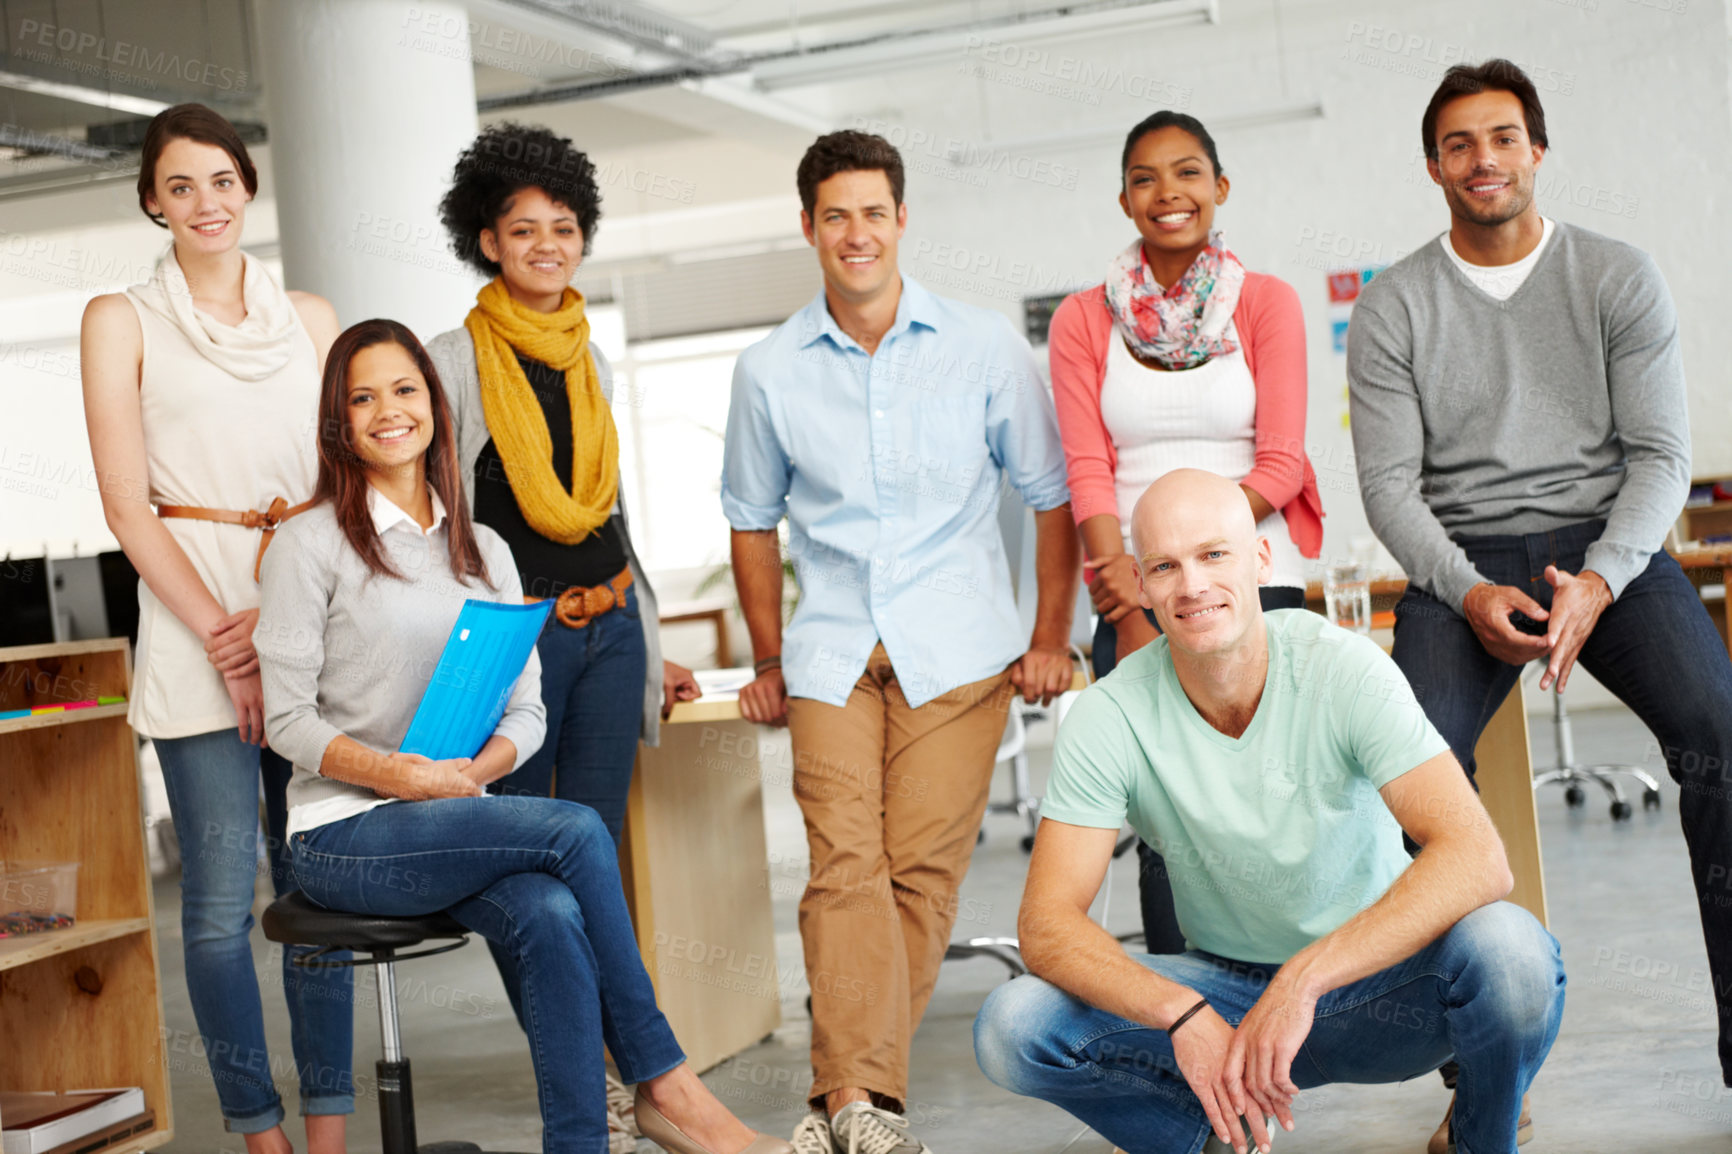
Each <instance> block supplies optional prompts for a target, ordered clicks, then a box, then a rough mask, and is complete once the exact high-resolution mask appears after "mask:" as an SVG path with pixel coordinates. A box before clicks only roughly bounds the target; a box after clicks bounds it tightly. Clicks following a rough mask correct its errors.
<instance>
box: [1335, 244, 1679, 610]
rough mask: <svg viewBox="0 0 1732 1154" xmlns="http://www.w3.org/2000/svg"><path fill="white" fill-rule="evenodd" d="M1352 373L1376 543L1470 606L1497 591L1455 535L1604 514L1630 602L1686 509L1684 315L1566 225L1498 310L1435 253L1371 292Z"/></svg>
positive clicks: (1629, 257) (1435, 248)
mask: <svg viewBox="0 0 1732 1154" xmlns="http://www.w3.org/2000/svg"><path fill="white" fill-rule="evenodd" d="M1347 379H1348V385H1349V389H1350V394H1351V402H1350V403H1351V410H1352V427H1353V451H1354V456H1355V458H1356V459H1357V462H1358V469H1359V489H1360V494H1361V496H1362V498H1363V499H1364V502H1365V512H1366V515H1367V516H1368V517H1369V519H1370V521H1371V528H1372V531H1373V532H1375V533H1376V534H1377V536H1378V537H1379V538H1380V539H1381V540H1382V541H1383V543H1384V545H1385V546H1387V547H1388V549H1389V551H1390V553H1391V554H1393V555H1394V557H1395V559H1396V561H1398V562H1400V564H1401V566H1402V568H1403V569H1405V570H1406V571H1407V576H1408V578H1409V580H1411V581H1413V582H1415V583H1416V584H1417V585H1418V586H1419V587H1420V588H1422V589H1425V590H1426V591H1427V592H1429V593H1431V594H1432V595H1433V596H1436V597H1438V598H1439V599H1440V600H1442V601H1443V602H1445V603H1446V604H1448V605H1450V606H1451V607H1453V608H1454V609H1455V610H1456V611H1457V612H1460V611H1461V603H1462V598H1463V597H1465V596H1466V595H1467V592H1468V590H1469V589H1471V588H1473V587H1474V586H1475V585H1477V584H1479V583H1480V582H1481V581H1483V580H1485V579H1484V578H1483V577H1481V576H1480V574H1479V572H1478V571H1477V570H1476V569H1475V568H1474V567H1473V565H1472V564H1470V563H1469V561H1468V559H1467V556H1466V554H1465V553H1463V551H1462V549H1461V547H1460V546H1459V545H1457V544H1456V543H1455V541H1454V540H1452V538H1454V537H1461V536H1490V535H1503V534H1527V533H1544V532H1548V531H1550V530H1553V529H1558V528H1561V527H1563V526H1565V525H1570V524H1574V523H1577V522H1581V521H1591V520H1595V519H1599V518H1604V519H1605V520H1606V528H1605V532H1604V533H1603V534H1602V535H1601V536H1600V538H1599V540H1598V541H1596V542H1595V543H1594V544H1593V545H1591V546H1589V547H1588V554H1587V564H1586V567H1587V568H1589V569H1592V570H1594V571H1595V572H1596V573H1598V574H1599V575H1600V576H1601V577H1604V578H1605V579H1606V583H1607V584H1608V585H1609V586H1610V587H1611V591H1612V595H1613V596H1614V597H1616V596H1618V595H1619V594H1620V593H1622V592H1623V589H1624V587H1625V586H1626V585H1628V584H1629V583H1630V581H1631V580H1632V579H1634V578H1635V577H1636V576H1637V575H1638V574H1639V573H1641V572H1642V570H1643V569H1644V568H1646V567H1647V564H1648V559H1649V557H1650V556H1651V555H1652V554H1653V552H1654V551H1655V550H1656V549H1658V548H1660V546H1661V544H1662V542H1663V541H1664V540H1665V536H1666V530H1667V528H1668V527H1670V526H1671V524H1672V522H1673V521H1674V520H1675V519H1676V518H1677V516H1678V512H1679V510H1680V509H1682V508H1683V505H1684V497H1685V495H1686V493H1687V491H1688V488H1689V479H1690V434H1689V419H1688V415H1687V412H1686V408H1685V389H1684V366H1683V361H1682V358H1681V357H1680V355H1679V351H1678V319H1677V314H1676V312H1675V311H1674V309H1673V307H1672V298H1671V295H1670V294H1669V293H1668V292H1667V290H1666V282H1665V280H1664V279H1663V278H1662V277H1661V275H1660V271H1659V269H1658V268H1656V267H1655V265H1654V262H1653V261H1652V260H1651V259H1650V258H1649V257H1648V256H1647V255H1646V254H1645V253H1643V252H1642V251H1641V250H1639V249H1636V248H1633V247H1631V246H1630V245H1627V244H1624V243H1623V242H1621V241H1616V240H1612V239H1610V238H1609V237H1604V236H1600V235H1599V234H1597V233H1593V232H1589V231H1587V230H1586V229H1581V228H1576V227H1574V226H1572V225H1568V224H1563V223H1561V222H1559V223H1558V225H1557V228H1556V231H1555V232H1554V233H1553V235H1552V238H1551V240H1550V241H1549V242H1548V243H1547V245H1546V248H1545V250H1544V251H1542V252H1541V254H1540V258H1539V261H1538V263H1537V264H1535V266H1534V269H1533V271H1532V272H1531V273H1530V274H1529V275H1528V279H1527V280H1526V281H1524V282H1523V283H1522V285H1521V287H1520V288H1518V289H1517V290H1516V291H1515V293H1514V295H1512V296H1511V297H1510V298H1509V299H1508V300H1507V301H1501V302H1500V301H1498V300H1495V299H1493V298H1492V297H1491V296H1488V295H1487V294H1486V293H1484V292H1482V291H1481V290H1480V289H1479V288H1478V287H1477V286H1476V285H1474V284H1473V283H1472V282H1471V281H1470V280H1468V278H1467V276H1466V275H1465V274H1464V273H1463V272H1462V271H1461V270H1460V269H1459V268H1457V267H1456V266H1455V264H1454V262H1453V261H1451V260H1450V259H1449V255H1448V254H1447V253H1445V252H1444V250H1443V247H1442V244H1441V242H1440V241H1433V242H1432V243H1430V244H1428V245H1426V246H1424V247H1423V248H1421V249H1420V250H1419V251H1417V252H1415V253H1413V254H1412V255H1411V256H1409V257H1407V258H1406V259H1404V260H1402V261H1401V262H1400V263H1398V264H1396V265H1395V266H1394V267H1392V268H1390V269H1388V270H1386V271H1384V272H1382V273H1379V274H1378V275H1377V277H1376V278H1375V279H1374V280H1372V282H1371V283H1370V284H1368V285H1367V286H1365V290H1364V292H1363V293H1362V294H1361V296H1360V298H1359V301H1358V303H1357V304H1356V305H1355V306H1354V310H1353V323H1352V327H1351V328H1350V330H1349V332H1348V339H1347Z"/></svg>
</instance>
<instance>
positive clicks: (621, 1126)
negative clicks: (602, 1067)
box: [607, 1070, 638, 1154]
mask: <svg viewBox="0 0 1732 1154" xmlns="http://www.w3.org/2000/svg"><path fill="white" fill-rule="evenodd" d="M637 1139H638V1132H637V1097H636V1095H634V1094H633V1093H632V1092H631V1091H630V1090H627V1089H626V1088H625V1083H623V1082H621V1081H620V1080H619V1078H618V1077H617V1076H616V1075H615V1074H614V1072H613V1071H612V1070H609V1071H608V1072H607V1151H608V1154H637Z"/></svg>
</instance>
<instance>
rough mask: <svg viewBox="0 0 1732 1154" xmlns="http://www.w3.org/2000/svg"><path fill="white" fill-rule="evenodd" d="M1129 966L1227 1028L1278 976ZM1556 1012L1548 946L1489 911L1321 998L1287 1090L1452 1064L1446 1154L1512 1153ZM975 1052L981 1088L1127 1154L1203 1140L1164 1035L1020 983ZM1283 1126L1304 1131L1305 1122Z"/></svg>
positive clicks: (1211, 963) (1524, 921)
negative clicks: (1068, 1116) (1067, 1122)
mask: <svg viewBox="0 0 1732 1154" xmlns="http://www.w3.org/2000/svg"><path fill="white" fill-rule="evenodd" d="M1132 957H1133V958H1134V959H1135V960H1137V961H1139V962H1141V963H1142V964H1143V965H1144V966H1147V967H1148V968H1149V969H1151V970H1153V971H1155V972H1156V973H1158V974H1160V975H1161V976H1163V977H1165V978H1168V979H1170V980H1171V981H1175V982H1178V983H1179V984H1180V985H1183V986H1186V987H1188V988H1190V989H1192V990H1195V991H1197V993H1198V994H1200V995H1201V996H1203V997H1205V998H1207V999H1208V1000H1209V1005H1210V1006H1211V1007H1212V1008H1213V1009H1214V1010H1215V1012H1217V1013H1218V1014H1220V1015H1221V1017H1223V1018H1225V1019H1226V1020H1227V1022H1228V1024H1229V1025H1233V1026H1237V1025H1238V1024H1239V1022H1240V1021H1241V1020H1243V1018H1244V1016H1245V1014H1246V1013H1247V1012H1249V1010H1250V1009H1251V1007H1252V1006H1253V1005H1255V1004H1256V1002H1257V999H1258V998H1259V997H1260V996H1261V995H1262V993H1263V990H1264V988H1265V987H1266V986H1267V985H1268V983H1269V979H1270V978H1271V977H1273V976H1274V973H1275V971H1276V970H1277V969H1279V967H1278V966H1275V965H1257V964H1250V963H1245V962H1235V961H1230V960H1228V959H1225V958H1219V957H1216V956H1215V955H1213V954H1208V953H1204V952H1202V951H1201V950H1192V951H1191V952H1189V953H1186V954H1178V955H1167V956H1152V955H1148V954H1133V955H1132ZM1563 1013H1564V968H1563V963H1562V961H1561V960H1560V959H1559V957H1558V943H1557V942H1556V940H1554V939H1553V938H1552V936H1551V935H1550V934H1548V933H1547V932H1546V931H1545V929H1544V928H1542V927H1541V926H1540V924H1539V922H1537V921H1535V920H1534V918H1533V916H1532V915H1531V914H1529V913H1528V912H1527V911H1526V910H1523V909H1522V908H1521V907H1519V906H1514V905H1510V904H1509V903H1507V902H1497V903H1494V904H1492V905H1489V906H1482V907H1481V908H1479V909H1477V910H1475V911H1474V912H1473V913H1470V914H1468V915H1467V916H1466V917H1464V918H1462V919H1461V921H1459V922H1457V923H1456V924H1455V925H1454V926H1453V927H1452V928H1451V929H1450V930H1449V932H1447V933H1446V934H1444V935H1443V936H1442V937H1440V938H1438V939H1437V940H1436V941H1435V942H1433V943H1431V945H1429V946H1426V947H1425V948H1424V949H1422V950H1420V951H1419V952H1418V953H1416V954H1414V955H1413V956H1412V957H1410V958H1408V959H1407V960H1406V961H1404V962H1399V963H1397V964H1396V965H1393V966H1391V967H1389V968H1388V969H1386V970H1383V971H1381V972H1380V973H1376V974H1373V975H1371V976H1370V977H1368V978H1362V979H1360V980H1359V981H1357V982H1352V983H1350V984H1348V985H1345V986H1342V987H1341V988H1340V989H1337V990H1332V991H1330V992H1329V993H1327V994H1325V995H1324V996H1323V997H1321V998H1319V999H1318V1001H1317V1010H1316V1018H1315V1021H1314V1022H1313V1024H1312V1027H1311V1033H1310V1035H1309V1036H1308V1037H1307V1038H1306V1039H1305V1043H1304V1045H1302V1046H1301V1047H1300V1049H1299V1053H1298V1055H1297V1056H1296V1057H1295V1058H1294V1060H1293V1066H1292V1077H1293V1081H1294V1083H1295V1084H1296V1085H1298V1087H1299V1088H1300V1089H1301V1090H1307V1089H1311V1088H1312V1087H1316V1086H1323V1085H1327V1084H1328V1083H1331V1082H1358V1083H1377V1082H1401V1081H1406V1080H1407V1079H1409V1078H1414V1077H1417V1076H1419V1075H1420V1074H1424V1073H1426V1072H1427V1071H1430V1070H1434V1069H1436V1068H1437V1067H1438V1066H1439V1065H1440V1064H1441V1063H1442V1062H1444V1061H1445V1060H1446V1059H1447V1058H1449V1056H1450V1055H1451V1054H1454V1055H1455V1057H1456V1059H1457V1060H1458V1061H1459V1062H1460V1064H1461V1076H1460V1079H1459V1081H1457V1083H1456V1099H1455V1113H1454V1121H1455V1140H1456V1149H1457V1150H1459V1151H1460V1152H1461V1154H1494V1152H1495V1154H1514V1151H1515V1148H1516V1119H1517V1118H1518V1117H1519V1116H1520V1114H1521V1099H1522V1095H1523V1094H1524V1093H1526V1092H1527V1088H1528V1085H1529V1084H1530V1083H1531V1082H1532V1081H1533V1078H1534V1075H1535V1073H1537V1072H1538V1071H1539V1068H1540V1063H1541V1062H1543V1061H1545V1057H1546V1054H1547V1053H1548V1052H1549V1051H1550V1050H1551V1047H1552V1040H1553V1039H1554V1038H1556V1037H1557V1032H1558V1023H1559V1022H1560V1021H1561V1020H1562V1019H1563ZM974 1052H975V1056H976V1057H977V1058H978V1059H979V1061H980V1068H981V1070H983V1071H984V1072H985V1074H986V1076H987V1077H988V1078H990V1079H991V1080H992V1081H993V1082H995V1083H997V1084H998V1085H1000V1086H1002V1087H1004V1088H1005V1089H1006V1090H1010V1091H1012V1092H1013V1093H1017V1094H1024V1095H1027V1096H1029V1097H1033V1098H1040V1099H1042V1100H1043V1101H1047V1102H1051V1103H1052V1104H1053V1105H1055V1106H1059V1107H1061V1108H1063V1109H1065V1110H1068V1111H1069V1112H1070V1113H1072V1114H1074V1115H1075V1116H1076V1117H1078V1118H1080V1119H1081V1120H1082V1121H1084V1122H1086V1123H1088V1124H1089V1125H1090V1126H1092V1127H1093V1128H1094V1129H1095V1130H1097V1131H1099V1132H1100V1134H1101V1135H1102V1136H1103V1137H1105V1138H1106V1139H1107V1140H1108V1141H1109V1142H1112V1143H1114V1144H1115V1145H1117V1146H1119V1147H1120V1148H1121V1149H1123V1150H1125V1151H1127V1152H1128V1154H1195V1152H1196V1151H1198V1150H1200V1149H1202V1146H1203V1142H1204V1140H1205V1139H1207V1137H1208V1135H1209V1121H1208V1117H1207V1115H1205V1114H1204V1112H1203V1106H1202V1103H1200V1102H1199V1101H1198V1100H1197V1096H1196V1095H1195V1094H1194V1093H1192V1092H1191V1088H1190V1085H1189V1084H1188V1083H1187V1082H1186V1081H1185V1078H1184V1075H1183V1074H1181V1073H1180V1072H1179V1069H1178V1065H1177V1063H1176V1062H1175V1061H1174V1058H1173V1046H1172V1042H1171V1041H1170V1040H1169V1039H1168V1037H1167V1033H1166V1031H1165V1030H1157V1029H1151V1028H1150V1027H1148V1026H1145V1025H1142V1024H1141V1023H1138V1022H1133V1021H1129V1020H1127V1019H1125V1018H1121V1017H1118V1016H1117V1015H1116V1014H1109V1013H1107V1012H1106V1011H1104V1010H1098V1009H1095V1008H1094V1007H1093V1006H1090V1005H1089V1004H1088V1003H1086V1002H1083V1001H1081V1000H1080V999H1077V998H1074V997H1072V996H1071V995H1069V994H1067V993H1065V992H1064V991H1063V990H1060V989H1059V988H1058V987H1056V986H1053V985H1051V984H1050V983H1047V982H1045V981H1042V980H1041V979H1040V978H1037V977H1034V976H1033V975H1028V976H1024V977H1020V978H1017V979H1016V980H1015V981H1011V982H1007V983H1005V984H1004V985H1002V986H999V987H998V988H997V989H995V990H994V991H993V992H992V993H991V994H990V995H988V997H987V999H986V1004H985V1005H984V1006H982V1007H981V1010H980V1015H979V1017H977V1018H975V1020H974ZM1295 1121H1296V1122H1297V1124H1298V1126H1299V1127H1300V1128H1303V1126H1304V1119H1303V1117H1300V1118H1298V1119H1295Z"/></svg>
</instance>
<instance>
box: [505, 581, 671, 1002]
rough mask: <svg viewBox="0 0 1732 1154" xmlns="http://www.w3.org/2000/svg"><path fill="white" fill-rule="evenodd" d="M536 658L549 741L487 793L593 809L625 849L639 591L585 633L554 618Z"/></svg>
mask: <svg viewBox="0 0 1732 1154" xmlns="http://www.w3.org/2000/svg"><path fill="white" fill-rule="evenodd" d="M535 651H536V653H538V654H539V655H540V656H541V702H542V704H543V705H545V706H546V707H547V740H545V741H543V742H542V743H541V748H540V749H538V750H536V751H535V753H534V754H533V755H532V756H531V757H530V758H529V760H527V761H525V762H524V763H523V764H522V765H520V766H518V767H517V771H516V772H515V773H511V774H508V775H506V776H505V777H502V778H500V779H499V780H498V781H496V782H494V783H493V784H492V785H491V786H489V787H488V792H490V793H498V794H510V795H519V796H523V797H547V796H548V795H549V794H550V793H553V794H555V795H556V796H557V797H559V798H560V800H562V801H575V802H578V803H580V804H582V805H587V806H589V807H590V808H591V809H593V810H595V812H596V813H598V814H600V815H601V820H602V824H603V825H605V826H606V827H607V832H608V836H609V837H611V838H612V839H613V840H614V842H615V844H618V842H619V835H620V830H621V829H623V828H624V827H625V799H626V794H627V793H628V792H629V791H630V790H631V771H632V765H633V764H634V763H635V762H636V760H637V742H638V736H639V734H640V733H641V732H642V730H643V692H644V677H645V673H646V670H645V665H646V663H647V660H648V659H647V655H646V649H645V646H644V637H643V617H642V616H641V614H640V613H639V610H638V603H637V590H636V589H635V588H631V589H627V590H626V591H625V604H624V605H621V606H618V607H617V608H614V609H611V610H609V611H608V612H606V613H603V614H602V615H601V616H599V617H594V618H591V619H590V622H589V624H588V625H585V626H584V627H583V628H582V629H573V628H571V627H570V626H567V625H562V624H560V621H559V618H558V617H556V616H553V615H551V614H550V615H549V616H548V618H547V624H546V626H544V627H543V628H542V631H541V638H540V640H538V641H537V642H536V643H535ZM488 948H489V949H490V950H492V951H493V960H494V962H495V963H497V964H498V966H499V976H500V978H501V979H503V980H504V982H505V993H506V996H508V997H509V998H510V999H511V1008H512V1009H513V1010H515V1011H517V1020H518V1021H519V1022H520V1023H521V1022H523V1010H522V1005H521V1004H520V999H519V991H518V985H519V983H518V978H517V971H516V968H515V967H514V966H513V964H512V961H511V955H510V954H509V952H507V951H506V950H504V949H503V948H501V947H500V946H499V945H497V944H495V943H493V942H491V941H490V942H488ZM524 1025H525V1028H526V1029H527V1028H528V1027H527V1023H524Z"/></svg>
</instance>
